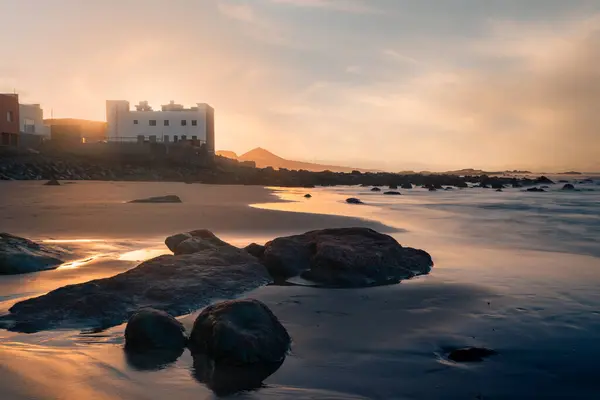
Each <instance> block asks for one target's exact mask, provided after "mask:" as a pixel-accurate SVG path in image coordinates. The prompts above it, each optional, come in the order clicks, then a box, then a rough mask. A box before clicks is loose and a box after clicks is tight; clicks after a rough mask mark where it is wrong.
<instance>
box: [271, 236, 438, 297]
mask: <svg viewBox="0 0 600 400" xmlns="http://www.w3.org/2000/svg"><path fill="white" fill-rule="evenodd" d="M260 260H261V261H262V263H263V264H264V265H265V266H266V267H267V269H268V270H269V272H270V273H271V275H272V276H273V277H275V278H276V279H287V278H290V277H293V276H297V275H301V276H302V277H304V278H306V279H309V280H312V281H314V282H317V283H319V284H321V285H324V286H332V287H366V286H374V285H384V284H390V283H397V282H399V281H400V280H402V279H408V278H412V277H414V276H416V275H422V274H427V273H429V271H430V270H431V267H432V266H433V261H432V260H431V256H430V255H429V254H427V253H426V252H425V251H423V250H416V249H412V248H409V247H402V246H401V245H400V244H399V243H398V242H397V241H396V240H395V239H394V238H392V237H391V236H388V235H384V234H381V233H378V232H376V231H374V230H372V229H367V228H339V229H324V230H318V231H311V232H307V233H304V234H301V235H295V236H288V237H280V238H277V239H275V240H272V241H270V242H268V243H267V244H265V250H264V253H263V255H262V257H261V258H260Z"/></svg>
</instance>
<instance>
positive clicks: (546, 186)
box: [540, 185, 550, 189]
mask: <svg viewBox="0 0 600 400" xmlns="http://www.w3.org/2000/svg"><path fill="white" fill-rule="evenodd" d="M549 187H550V186H548V185H544V186H540V189H548V188H549Z"/></svg>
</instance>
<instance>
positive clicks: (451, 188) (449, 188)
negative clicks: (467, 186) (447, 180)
mask: <svg viewBox="0 0 600 400" xmlns="http://www.w3.org/2000/svg"><path fill="white" fill-rule="evenodd" d="M444 190H454V188H453V187H451V186H448V187H445V188H444Z"/></svg>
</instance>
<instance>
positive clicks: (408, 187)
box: [402, 183, 413, 189]
mask: <svg viewBox="0 0 600 400" xmlns="http://www.w3.org/2000/svg"><path fill="white" fill-rule="evenodd" d="M412 188H413V186H412V184H410V183H403V184H402V189H412Z"/></svg>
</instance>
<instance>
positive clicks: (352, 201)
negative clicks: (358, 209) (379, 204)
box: [346, 197, 364, 204]
mask: <svg viewBox="0 0 600 400" xmlns="http://www.w3.org/2000/svg"><path fill="white" fill-rule="evenodd" d="M346 203H348V204H364V203H363V202H362V201H360V199H357V198H355V197H350V198H348V199H346Z"/></svg>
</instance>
